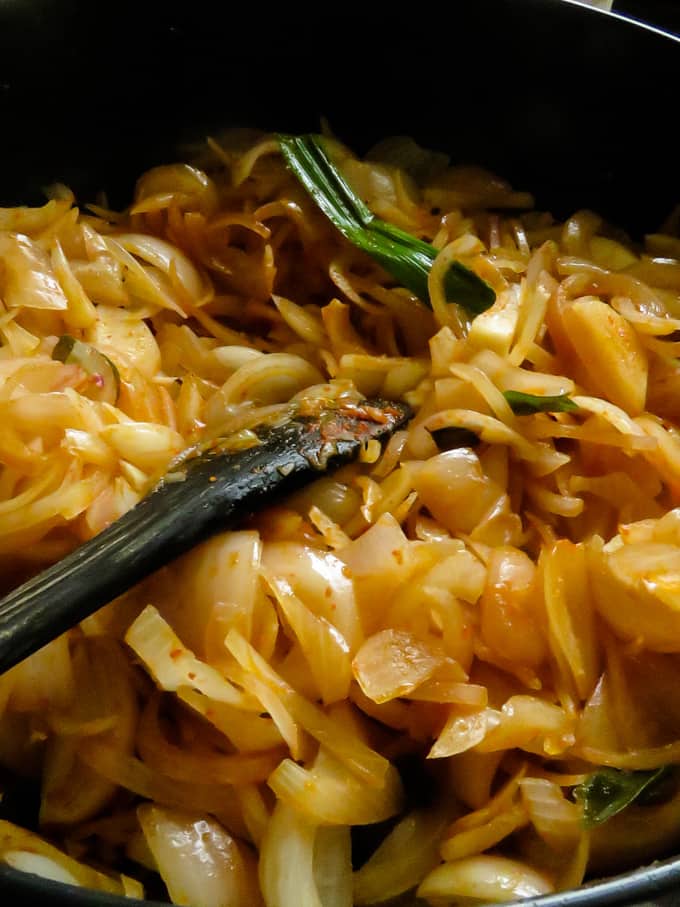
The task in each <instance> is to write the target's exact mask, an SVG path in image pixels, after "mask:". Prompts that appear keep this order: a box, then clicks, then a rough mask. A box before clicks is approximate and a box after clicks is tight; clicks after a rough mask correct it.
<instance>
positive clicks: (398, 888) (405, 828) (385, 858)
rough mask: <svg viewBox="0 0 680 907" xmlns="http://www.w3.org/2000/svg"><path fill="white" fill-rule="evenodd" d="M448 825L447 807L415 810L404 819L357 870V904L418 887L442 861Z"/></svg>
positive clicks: (372, 901)
mask: <svg viewBox="0 0 680 907" xmlns="http://www.w3.org/2000/svg"><path fill="white" fill-rule="evenodd" d="M446 824H447V816H446V812H445V810H443V809H431V810H415V811H414V812H412V813H409V814H408V815H407V816H405V817H404V818H403V819H401V820H400V822H399V823H398V824H397V825H395V827H394V828H393V829H392V831H391V832H390V833H389V835H388V836H387V837H386V838H385V839H384V840H383V842H382V843H381V845H380V846H379V847H378V849H377V850H376V851H375V852H374V853H373V855H372V856H371V858H370V859H369V860H368V862H367V863H364V865H363V866H362V867H361V869H359V870H358V871H357V872H355V873H354V903H355V904H357V905H363V904H378V903H381V902H382V901H388V900H389V899H390V898H396V897H397V896H398V895H400V894H404V893H405V892H407V891H410V890H411V889H412V888H415V887H416V885H418V884H419V883H420V882H421V881H422V880H423V878H424V877H425V876H426V875H427V873H428V872H430V871H431V870H432V869H434V867H435V866H436V865H437V863H439V842H440V839H441V836H442V834H443V833H444V829H445V827H446Z"/></svg>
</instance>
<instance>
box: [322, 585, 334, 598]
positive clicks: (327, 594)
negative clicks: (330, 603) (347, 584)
mask: <svg viewBox="0 0 680 907" xmlns="http://www.w3.org/2000/svg"><path fill="white" fill-rule="evenodd" d="M323 594H324V595H325V596H326V598H330V597H331V595H332V594H333V590H332V589H331V587H330V586H326V589H325V590H324V593H323Z"/></svg>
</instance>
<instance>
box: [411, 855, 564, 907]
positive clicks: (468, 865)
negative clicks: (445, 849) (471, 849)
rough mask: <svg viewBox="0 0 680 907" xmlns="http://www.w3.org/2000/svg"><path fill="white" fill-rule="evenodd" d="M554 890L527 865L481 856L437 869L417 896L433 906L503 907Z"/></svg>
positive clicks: (419, 889)
mask: <svg viewBox="0 0 680 907" xmlns="http://www.w3.org/2000/svg"><path fill="white" fill-rule="evenodd" d="M552 890H553V886H552V883H551V882H550V881H549V880H548V879H547V878H546V877H545V876H543V875H541V874H540V873H538V872H536V871H535V870H534V869H531V868H530V867H529V866H527V865H526V864H524V863H520V862H518V861H517V860H508V859H507V858H506V857H487V856H478V857H468V858H467V859H465V860H458V861H457V862H455V863H443V864H442V865H441V866H438V867H437V868H436V869H434V870H433V871H432V872H431V873H430V874H429V875H428V876H427V878H426V879H425V880H424V881H423V882H422V884H421V885H420V887H419V888H418V892H417V894H418V897H419V898H424V899H425V900H426V901H429V902H430V903H431V904H437V903H438V902H439V901H445V902H447V903H448V902H451V901H454V902H459V901H464V902H465V903H475V904H486V903H490V904H502V903H505V902H508V901H515V900H519V899H521V898H535V897H540V896H541V895H542V894H550V892H551V891H552Z"/></svg>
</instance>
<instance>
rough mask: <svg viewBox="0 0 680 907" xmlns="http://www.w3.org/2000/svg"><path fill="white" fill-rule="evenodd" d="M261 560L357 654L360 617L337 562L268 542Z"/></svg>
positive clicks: (318, 553) (316, 552) (287, 544)
mask: <svg viewBox="0 0 680 907" xmlns="http://www.w3.org/2000/svg"><path fill="white" fill-rule="evenodd" d="M320 481H321V482H323V481H326V480H323V479H322V480H320ZM328 481H329V482H333V480H328ZM315 484H316V485H318V484H319V483H315ZM313 487H314V486H313ZM342 487H343V488H345V487H346V486H344V485H343V486H342ZM319 490H320V489H319ZM321 493H322V494H323V492H321ZM319 506H321V509H322V510H324V512H326V513H327V512H328V511H327V510H326V508H324V507H323V506H322V505H321V504H320V505H319ZM328 515H329V516H331V517H332V516H333V515H332V514H330V513H329V514H328ZM262 559H263V563H264V564H265V566H266V567H267V570H268V571H269V573H270V574H271V575H272V576H273V577H280V578H282V579H285V581H286V582H287V583H289V584H290V586H291V588H292V589H293V591H294V593H295V595H298V596H299V597H300V599H301V600H302V601H303V602H304V604H305V605H307V607H308V608H310V609H311V610H313V611H314V613H315V614H316V615H318V616H319V617H323V618H325V619H326V620H327V621H328V622H329V623H331V624H333V626H335V627H337V628H338V630H339V631H340V633H342V635H343V637H344V638H345V640H346V641H347V643H348V645H349V647H350V651H351V652H354V651H355V650H356V648H357V646H358V644H359V642H360V639H361V624H360V620H359V613H358V610H357V603H356V598H355V595H354V586H353V584H352V580H351V579H349V578H348V577H347V576H346V569H347V568H346V567H345V565H344V564H343V562H342V561H341V560H340V559H339V558H337V557H335V556H334V555H332V554H330V553H328V552H325V551H319V550H317V549H316V548H309V547H306V546H304V545H298V544H295V543H293V542H267V543H266V544H265V545H264V548H263V552H262Z"/></svg>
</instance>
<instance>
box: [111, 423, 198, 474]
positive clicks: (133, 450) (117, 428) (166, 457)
mask: <svg viewBox="0 0 680 907" xmlns="http://www.w3.org/2000/svg"><path fill="white" fill-rule="evenodd" d="M101 437H102V439H103V440H104V441H106V443H107V444H110V445H111V447H113V449H114V450H115V451H116V453H117V454H118V455H119V456H120V457H122V459H124V460H128V461H129V462H130V463H132V464H133V466H136V467H137V468H138V469H141V470H142V471H143V472H147V473H152V472H156V471H158V470H162V469H163V468H164V467H166V466H167V465H168V463H169V462H170V460H171V459H172V457H173V456H175V454H178V453H179V452H180V451H181V450H182V449H183V448H184V446H185V444H184V439H183V438H182V436H181V435H180V434H179V433H178V432H176V431H174V430H173V429H172V428H168V427H167V425H157V424H156V423H153V422H123V423H121V424H120V425H107V426H106V427H105V428H103V429H102V431H101Z"/></svg>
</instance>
